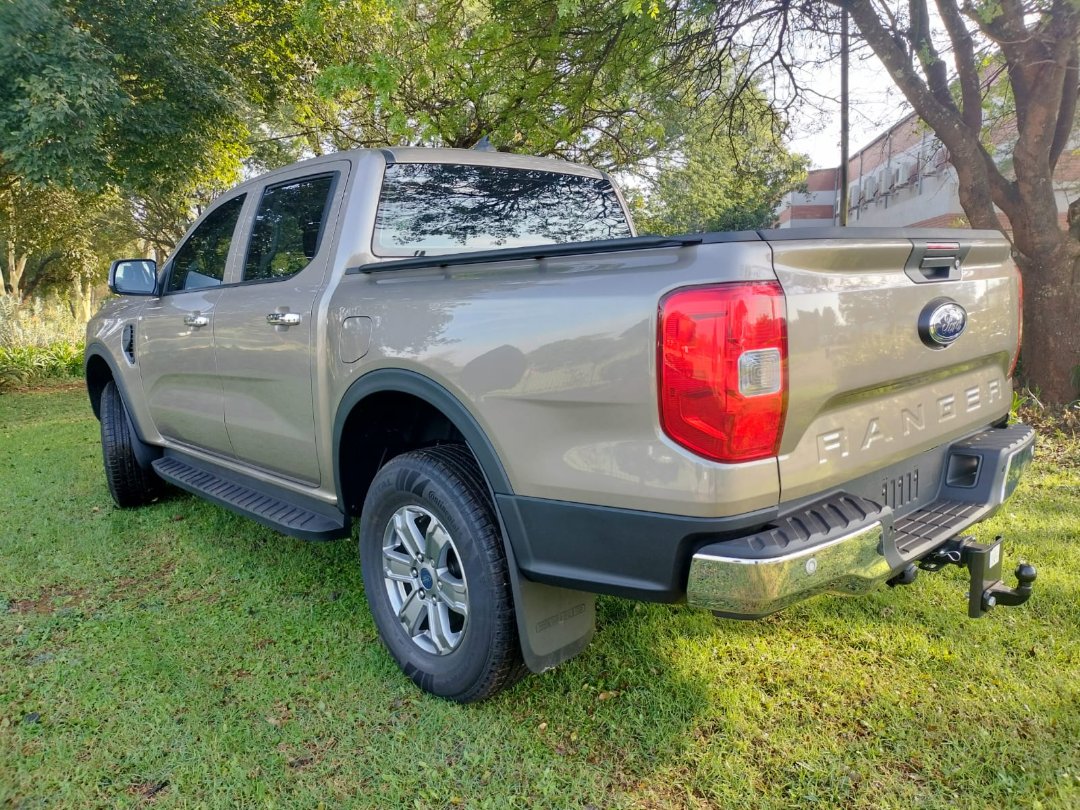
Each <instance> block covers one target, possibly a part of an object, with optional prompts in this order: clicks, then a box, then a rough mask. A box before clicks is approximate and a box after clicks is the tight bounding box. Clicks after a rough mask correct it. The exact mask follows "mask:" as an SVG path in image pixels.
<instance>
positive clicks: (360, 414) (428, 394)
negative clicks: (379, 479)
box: [333, 369, 513, 514]
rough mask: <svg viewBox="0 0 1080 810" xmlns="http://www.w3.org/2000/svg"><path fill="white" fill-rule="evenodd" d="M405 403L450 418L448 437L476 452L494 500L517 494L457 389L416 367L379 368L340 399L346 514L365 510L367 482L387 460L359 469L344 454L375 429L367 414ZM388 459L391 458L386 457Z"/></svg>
mask: <svg viewBox="0 0 1080 810" xmlns="http://www.w3.org/2000/svg"><path fill="white" fill-rule="evenodd" d="M402 403H410V404H413V405H415V406H416V407H417V408H419V409H421V410H423V409H427V413H428V415H429V416H430V418H432V419H437V420H445V428H446V430H447V434H448V435H446V436H445V437H444V438H446V439H451V440H458V441H463V442H464V443H465V444H466V445H467V446H468V448H469V450H470V451H472V454H473V455H474V456H475V457H476V461H477V463H478V464H479V465H480V470H481V472H482V473H483V475H484V478H485V481H486V482H487V485H488V487H489V489H490V491H491V496H492V502H493V503H494V502H495V497H494V496H495V495H496V494H513V488H512V487H511V485H510V479H509V478H508V477H507V475H506V469H505V468H504V467H503V464H502V462H501V461H500V460H499V456H498V453H497V452H496V451H495V447H494V446H493V445H492V443H491V440H490V439H488V437H487V434H486V433H485V432H484V429H483V428H482V427H481V426H480V423H479V422H478V421H477V420H476V417H474V416H473V415H472V413H471V412H470V411H469V410H468V408H466V407H465V406H464V405H463V404H462V403H461V401H460V400H459V399H458V398H457V397H456V396H455V395H454V394H453V393H452V392H450V391H449V390H448V389H447V388H445V387H444V386H443V385H441V384H439V383H438V382H436V381H434V380H432V379H431V378H429V377H425V376H424V375H422V374H419V373H417V372H415V371H408V370H405V369H378V370H376V371H371V372H369V373H367V374H365V375H364V376H363V377H361V378H360V379H358V380H357V381H356V382H354V383H353V384H352V385H351V386H350V387H349V389H348V390H347V391H346V392H345V395H344V396H343V397H342V398H341V400H340V402H339V403H338V407H337V413H336V415H335V417H334V435H333V451H334V457H333V465H334V485H335V489H336V491H337V492H338V493H340V496H341V499H342V502H341V505H342V508H343V509H344V510H345V511H346V512H348V513H350V514H359V506H360V504H362V503H363V498H364V494H365V493H366V491H367V485H368V484H370V482H371V478H373V477H374V474H375V472H377V471H378V466H381V463H380V464H377V465H370V464H369V465H368V467H372V466H373V469H368V468H365V469H364V470H361V471H359V472H358V473H353V472H351V471H350V470H349V468H348V466H347V465H348V460H347V459H345V458H343V454H344V453H345V451H346V450H347V448H349V447H350V446H352V445H353V444H354V443H355V442H356V441H357V438H358V437H359V436H361V435H363V430H364V429H365V428H367V427H372V425H370V424H368V423H366V421H365V417H370V416H373V415H378V414H381V413H384V412H385V411H386V410H387V409H388V408H387V406H388V404H393V405H398V406H400V405H401V404H402ZM392 413H393V414H394V416H395V418H396V417H398V416H400V414H401V409H400V408H394V410H393V411H392ZM374 427H378V425H375V426H374ZM450 431H452V433H450ZM453 434H456V436H455V435H453ZM415 446H416V445H415V444H413V445H411V446H406V447H404V448H403V449H415ZM419 446H423V445H422V444H421V445H419ZM385 460H387V459H383V460H382V461H383V462H384V461H385ZM497 508H498V507H497V506H496V509H497Z"/></svg>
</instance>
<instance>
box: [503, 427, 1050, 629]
mask: <svg viewBox="0 0 1080 810" xmlns="http://www.w3.org/2000/svg"><path fill="white" fill-rule="evenodd" d="M1033 442H1034V432H1033V431H1032V430H1031V429H1030V428H1028V427H1026V426H1024V425H1016V426H1013V427H1009V428H988V429H986V430H983V431H981V432H979V433H977V434H975V435H973V436H970V437H968V438H966V439H963V440H960V441H958V442H954V443H952V444H949V445H942V446H940V447H938V448H935V449H933V450H931V451H928V452H926V453H923V454H921V455H920V456H918V457H917V458H913V459H909V460H907V461H906V462H904V463H902V464H900V465H897V466H896V468H895V469H894V468H890V469H888V470H883V471H880V472H879V473H875V474H874V475H872V476H867V477H866V478H865V479H860V480H859V481H853V482H849V484H848V485H845V488H844V491H833V492H829V493H822V495H821V496H820V497H818V498H817V499H814V500H810V499H804V500H802V501H799V502H798V503H793V504H782V505H781V507H780V508H777V507H772V508H769V509H763V510H760V511H757V512H751V513H747V514H741V515H735V516H732V517H724V518H696V517H687V516H682V515H667V514H660V513H656V512H640V511H634V510H630V509H616V508H611V507H603V506H595V505H589V504H581V503H569V502H564V501H552V500H545V499H540V498H529V497H523V496H516V495H504V494H500V495H497V496H496V499H497V501H498V505H499V513H500V516H501V517H502V520H503V524H504V526H505V528H506V531H507V534H508V536H509V539H510V544H511V547H512V548H513V551H514V556H515V558H516V560H515V562H516V564H517V566H518V568H519V569H520V570H521V572H522V573H523V574H524V575H525V576H526V577H527V578H528V579H531V580H533V581H536V582H542V583H545V584H549V585H557V586H560V587H564V588H571V589H574V590H582V591H592V592H595V593H608V594H613V595H615V596H623V597H629V598H632V599H642V600H646V601H652V602H679V601H682V600H684V599H688V600H689V601H690V602H691V604H695V605H700V606H702V607H707V608H710V609H712V610H716V611H720V612H724V613H727V614H730V615H740V616H746V617H753V616H760V615H765V614H767V613H771V612H773V611H774V610H778V609H780V608H781V607H784V606H785V605H787V604H791V603H792V602H794V601H798V599H801V598H805V597H807V596H811V595H813V594H814V593H821V592H824V591H836V592H841V593H859V592H861V591H863V590H869V589H870V588H873V587H875V586H876V585H877V584H879V583H880V581H881V580H883V579H887V578H888V577H889V575H890V574H891V573H892V572H893V571H896V570H898V569H902V568H903V567H905V566H906V565H907V564H908V563H909V562H911V561H913V560H916V559H919V558H921V557H923V556H925V555H926V554H928V553H930V552H931V551H932V550H933V549H935V548H937V547H938V546H940V545H941V544H942V543H944V542H945V541H946V540H948V539H949V538H951V537H953V536H955V535H956V534H957V533H959V532H961V531H963V530H964V529H965V528H967V527H968V526H970V525H971V524H973V523H976V522H978V521H980V520H983V519H984V518H986V517H988V516H989V515H991V514H992V513H993V512H994V510H996V509H997V508H998V506H1000V504H1001V503H1002V502H1003V501H1004V500H1005V499H1006V498H1007V497H1008V496H1009V495H1011V494H1012V490H1013V489H1014V488H1015V486H1016V483H1017V481H1018V480H1019V477H1020V475H1021V474H1022V473H1023V470H1024V468H1025V467H1026V465H1027V462H1028V461H1030V458H1031V447H1032V444H1033ZM954 458H955V459H957V460H959V461H960V462H965V463H959V462H950V460H951V459H954ZM950 463H951V464H952V467H953V468H955V469H954V470H953V475H952V477H951V478H950V475H949V470H950ZM905 479H906V480H908V483H909V484H910V480H911V479H914V480H915V481H916V483H917V486H916V487H915V488H914V489H915V490H916V491H917V492H918V497H917V498H916V499H915V500H910V499H908V500H904V502H903V503H898V502H897V501H896V498H895V492H892V491H891V487H890V492H889V493H886V492H885V491H884V485H885V484H890V485H891V484H893V483H896V482H897V481H901V480H905ZM950 481H951V483H950ZM899 489H900V490H902V491H903V493H906V494H904V495H903V498H902V500H903V499H907V498H909V496H910V495H911V494H912V488H911V486H910V485H908V486H903V487H899ZM879 534H880V538H879V536H878V535H879ZM871 546H872V547H873V548H872V549H871V550H872V551H873V552H874V553H873V554H871V553H870V550H868V549H870V547H871ZM822 550H824V551H825V554H824V555H821V556H818V557H816V558H815V564H812V565H811V566H810V567H811V568H812V569H814V573H813V574H808V573H807V572H806V565H807V563H808V562H809V559H810V558H811V557H815V552H816V551H822ZM882 559H883V560H884V565H883V564H882ZM886 566H887V570H886ZM800 570H801V571H802V572H803V574H802V575H800V574H798V571H800ZM733 594H740V595H741V596H739V597H738V598H734V597H733V596H732V595H733Z"/></svg>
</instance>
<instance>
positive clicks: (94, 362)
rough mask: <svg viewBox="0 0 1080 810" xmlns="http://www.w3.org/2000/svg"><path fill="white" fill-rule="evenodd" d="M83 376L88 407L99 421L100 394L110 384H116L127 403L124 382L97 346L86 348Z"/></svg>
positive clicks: (111, 362) (110, 361)
mask: <svg viewBox="0 0 1080 810" xmlns="http://www.w3.org/2000/svg"><path fill="white" fill-rule="evenodd" d="M83 376H84V378H85V379H86V393H87V395H88V396H89V397H90V407H91V408H92V409H93V411H94V416H95V417H96V418H97V419H99V420H100V419H101V394H102V392H103V391H104V390H105V386H106V385H108V384H109V383H110V382H113V383H116V387H117V388H118V389H119V391H120V395H121V396H123V397H124V400H125V401H127V396H126V394H127V392H126V391H125V390H124V381H123V379H122V378H121V376H120V375H119V374H117V373H116V366H115V365H114V364H113V361H112V359H111V358H110V357H109V355H108V354H107V353H106V352H105V350H104V349H103V348H102V347H101V346H100V345H99V344H96V343H95V344H91V345H89V346H87V347H86V356H85V358H84V360H83Z"/></svg>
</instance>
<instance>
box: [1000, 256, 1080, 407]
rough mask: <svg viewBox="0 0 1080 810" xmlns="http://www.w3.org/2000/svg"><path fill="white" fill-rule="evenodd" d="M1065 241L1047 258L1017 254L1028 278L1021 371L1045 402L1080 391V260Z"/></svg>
mask: <svg viewBox="0 0 1080 810" xmlns="http://www.w3.org/2000/svg"><path fill="white" fill-rule="evenodd" d="M1067 248H1068V245H1067V244H1066V245H1064V246H1063V248H1062V249H1061V250H1058V251H1057V252H1056V253H1055V254H1053V255H1050V256H1046V257H1028V256H1025V255H1023V254H1021V255H1018V256H1017V259H1016V263H1017V265H1018V266H1019V267H1020V273H1021V274H1022V275H1023V277H1024V348H1023V352H1022V355H1021V357H1022V360H1021V368H1020V373H1021V377H1022V379H1023V380H1024V381H1025V382H1027V383H1029V384H1030V385H1032V386H1033V388H1035V390H1036V391H1037V393H1038V396H1039V397H1040V399H1044V400H1045V401H1046V402H1053V403H1064V402H1071V401H1073V400H1075V399H1076V398H1077V396H1078V395H1080V392H1078V390H1077V388H1078V385H1080V329H1078V328H1077V325H1076V324H1077V321H1076V319H1077V313H1080V258H1078V257H1075V256H1073V255H1070V254H1071V251H1069V250H1068V249H1067Z"/></svg>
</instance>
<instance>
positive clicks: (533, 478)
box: [328, 241, 779, 516]
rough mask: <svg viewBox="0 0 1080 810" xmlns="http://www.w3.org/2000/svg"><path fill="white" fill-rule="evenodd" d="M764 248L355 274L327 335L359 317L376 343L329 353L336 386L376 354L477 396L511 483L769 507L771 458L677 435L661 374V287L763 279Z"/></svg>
mask: <svg viewBox="0 0 1080 810" xmlns="http://www.w3.org/2000/svg"><path fill="white" fill-rule="evenodd" d="M769 259H770V254H769V250H768V247H767V245H765V244H763V243H762V242H760V241H749V242H736V243H728V244H708V245H696V246H687V247H671V248H657V249H650V250H642V251H634V252H627V253H611V254H598V255H595V256H587V257H581V256H578V257H572V256H571V257H560V258H551V259H540V260H536V259H526V260H521V259H518V260H515V261H508V262H500V263H492V264H485V265H476V266H469V265H464V266H461V267H455V268H446V269H423V270H406V271H395V272H393V273H386V274H371V275H363V274H361V275H350V276H347V277H345V278H344V279H343V280H342V282H341V283H340V285H339V286H338V288H337V289H336V291H335V292H334V294H333V296H332V298H331V306H330V310H329V313H328V316H329V321H328V322H329V327H330V339H331V344H339V343H342V342H345V341H348V340H349V338H348V336H347V334H348V325H347V324H346V321H347V319H351V318H357V317H362V318H367V319H370V324H371V326H370V346H369V347H367V352H366V354H365V355H364V356H363V358H362V359H360V360H358V361H356V362H353V363H342V362H340V361H338V362H336V363H334V364H333V365H332V368H334V369H335V371H336V373H337V376H336V378H335V379H334V389H335V397H336V398H340V396H341V394H342V393H343V392H344V391H345V389H346V388H348V386H349V385H350V384H351V383H352V382H353V381H355V380H356V379H358V378H360V377H361V376H362V375H363V374H365V373H367V372H369V371H372V370H374V369H379V368H403V369H409V370H415V371H417V372H418V373H421V374H423V375H425V376H427V377H429V378H431V379H433V380H434V381H436V382H438V383H439V384H440V385H441V386H443V387H444V388H446V389H447V390H449V391H450V392H451V393H453V394H454V395H455V396H456V397H457V398H458V399H459V400H460V401H461V402H462V403H463V404H464V405H466V407H468V408H469V409H470V410H471V412H472V414H473V416H474V417H475V418H476V419H477V421H478V422H479V423H480V425H481V426H482V427H483V429H484V431H485V433H486V434H487V436H488V437H489V438H490V439H491V441H492V443H493V445H494V446H495V449H496V451H497V453H498V456H499V458H500V459H501V460H502V462H503V465H504V466H505V468H506V471H507V475H508V477H509V480H510V483H511V485H512V487H513V491H514V492H515V493H516V494H518V495H528V496H532V497H536V498H545V499H555V500H566V501H581V502H588V503H595V504H601V505H605V506H616V507H626V508H631V509H638V510H645V511H656V512H674V513H677V514H687V515H700V516H712V515H723V514H734V513H737V512H746V511H752V510H754V509H757V508H760V507H764V506H771V505H774V504H775V503H776V501H777V498H778V494H779V491H778V480H777V471H776V462H775V460H774V459H767V460H764V461H761V462H753V463H750V464H744V465H739V467H738V468H737V470H736V469H735V468H733V467H731V466H729V465H723V464H714V463H709V462H705V461H703V460H701V459H699V458H697V457H695V456H693V455H692V454H690V453H689V452H687V451H685V450H683V449H682V448H679V447H677V446H676V445H674V444H673V443H672V442H671V441H670V440H668V439H667V437H665V436H664V435H663V433H662V432H661V430H660V428H659V422H658V418H657V405H656V397H657V394H656V383H655V355H656V337H655V335H656V309H657V302H658V300H659V298H660V296H661V295H663V294H664V293H665V292H667V291H668V290H670V289H673V288H676V287H681V286H686V285H693V284H705V283H715V282H717V281H739V280H758V279H768V278H772V277H773V276H772V271H771V268H770V266H769ZM331 351H333V349H331ZM333 353H334V354H337V352H336V351H333ZM353 353H354V354H355V352H353ZM334 401H336V399H335V400H334Z"/></svg>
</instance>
